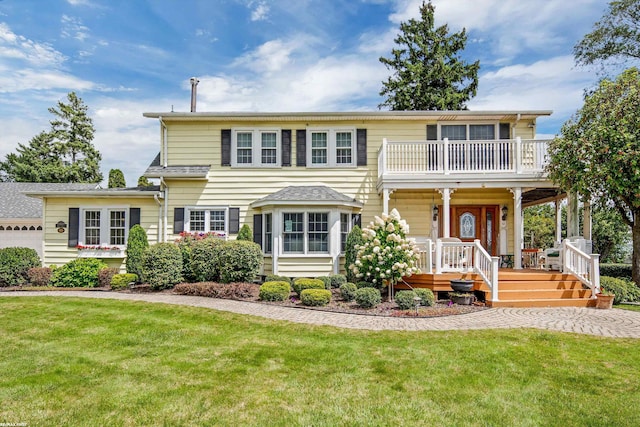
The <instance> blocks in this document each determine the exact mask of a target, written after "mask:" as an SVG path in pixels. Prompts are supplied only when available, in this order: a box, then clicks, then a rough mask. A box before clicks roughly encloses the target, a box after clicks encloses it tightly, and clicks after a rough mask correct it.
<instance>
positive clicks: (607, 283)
mask: <svg viewBox="0 0 640 427" xmlns="http://www.w3.org/2000/svg"><path fill="white" fill-rule="evenodd" d="M600 287H602V288H604V289H605V290H606V291H607V292H609V293H611V294H614V295H615V298H614V299H613V303H614V304H620V303H621V302H623V301H628V302H635V301H639V300H640V288H638V287H637V286H636V285H635V284H634V283H633V282H630V281H628V280H625V279H618V278H615V277H607V276H601V277H600Z"/></svg>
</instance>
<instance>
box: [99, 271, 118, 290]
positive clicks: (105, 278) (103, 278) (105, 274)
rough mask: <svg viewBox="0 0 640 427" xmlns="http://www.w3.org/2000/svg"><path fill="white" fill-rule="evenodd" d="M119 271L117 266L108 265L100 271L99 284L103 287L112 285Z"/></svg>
mask: <svg viewBox="0 0 640 427" xmlns="http://www.w3.org/2000/svg"><path fill="white" fill-rule="evenodd" d="M118 271H119V270H118V269H117V268H115V267H106V268H103V269H102V270H100V271H98V286H100V287H101V288H106V287H108V286H111V279H112V278H113V276H115V275H116V274H118Z"/></svg>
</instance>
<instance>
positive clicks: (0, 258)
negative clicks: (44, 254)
mask: <svg viewBox="0 0 640 427" xmlns="http://www.w3.org/2000/svg"><path fill="white" fill-rule="evenodd" d="M41 266H42V264H41V262H40V257H39V256H38V252H36V251H35V249H31V248H17V247H14V248H4V249H0V287H2V286H21V285H24V284H26V283H27V282H28V281H29V276H28V275H27V273H28V271H29V269H30V268H36V267H41Z"/></svg>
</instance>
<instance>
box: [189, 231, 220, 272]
mask: <svg viewBox="0 0 640 427" xmlns="http://www.w3.org/2000/svg"><path fill="white" fill-rule="evenodd" d="M224 244H225V241H224V240H220V239H217V238H214V237H208V238H206V239H202V240H197V241H195V242H193V243H190V244H189V250H188V256H189V258H190V259H189V260H188V262H189V268H190V273H189V274H190V276H189V280H188V281H189V282H215V281H217V280H218V279H219V277H220V274H219V271H218V269H219V268H218V267H219V265H218V264H219V261H218V251H219V249H220V247H221V246H222V245H224ZM184 254H185V253H184V252H183V260H184ZM183 270H184V269H183Z"/></svg>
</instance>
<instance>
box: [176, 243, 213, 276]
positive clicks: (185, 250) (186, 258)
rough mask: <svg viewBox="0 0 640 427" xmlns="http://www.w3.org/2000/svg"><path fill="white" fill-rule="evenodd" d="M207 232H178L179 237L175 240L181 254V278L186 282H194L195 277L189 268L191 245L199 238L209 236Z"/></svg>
mask: <svg viewBox="0 0 640 427" xmlns="http://www.w3.org/2000/svg"><path fill="white" fill-rule="evenodd" d="M209 236H210V235H208V234H202V235H201V234H199V233H188V232H182V233H180V238H179V239H178V240H176V244H177V245H178V248H180V253H181V254H182V278H183V280H185V281H187V282H195V281H196V279H195V277H194V275H193V270H192V269H191V250H192V249H193V246H194V245H195V244H196V243H197V242H199V241H200V240H203V239H206V238H209Z"/></svg>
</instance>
